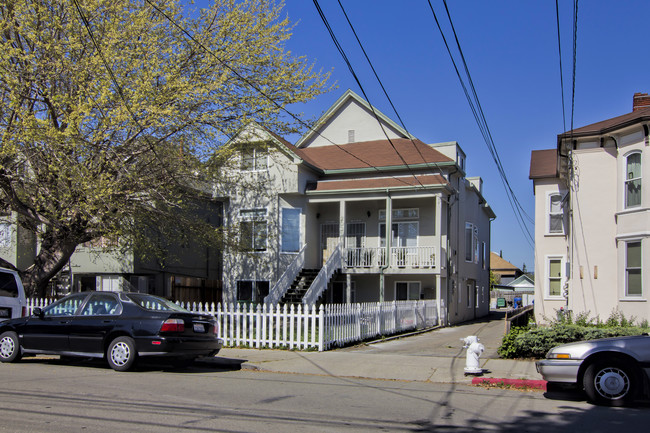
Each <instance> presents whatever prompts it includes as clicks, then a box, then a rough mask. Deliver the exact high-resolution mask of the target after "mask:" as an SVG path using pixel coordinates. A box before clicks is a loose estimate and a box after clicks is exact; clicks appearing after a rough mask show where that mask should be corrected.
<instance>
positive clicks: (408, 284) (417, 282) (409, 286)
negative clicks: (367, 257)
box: [393, 281, 422, 301]
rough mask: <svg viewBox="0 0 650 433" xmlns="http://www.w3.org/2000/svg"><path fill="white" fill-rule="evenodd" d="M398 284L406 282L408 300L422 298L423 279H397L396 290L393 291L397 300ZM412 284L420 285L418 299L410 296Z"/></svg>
mask: <svg viewBox="0 0 650 433" xmlns="http://www.w3.org/2000/svg"><path fill="white" fill-rule="evenodd" d="M398 284H406V297H407V299H406V300H407V301H417V300H420V298H421V297H422V282H421V281H395V286H394V288H395V291H394V293H393V299H395V300H396V301H397V285H398ZM411 285H417V287H418V290H417V291H418V297H417V299H410V297H409V295H410V293H411ZM400 300H404V299H400Z"/></svg>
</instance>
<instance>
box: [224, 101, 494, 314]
mask: <svg viewBox="0 0 650 433" xmlns="http://www.w3.org/2000/svg"><path fill="white" fill-rule="evenodd" d="M378 120H379V121H378ZM228 145H229V146H231V148H233V149H238V150H239V152H238V153H237V154H236V155H234V156H233V158H232V160H231V162H232V163H233V166H232V168H231V172H230V175H229V176H227V178H228V179H230V181H229V182H227V185H226V184H218V185H217V186H216V190H215V198H216V199H217V200H220V201H223V202H224V220H225V223H226V224H227V225H228V226H229V227H234V228H238V229H239V233H240V235H239V241H240V244H241V245H242V246H244V247H245V248H247V249H248V250H249V252H248V253H238V252H235V251H234V250H232V251H229V250H228V249H226V250H225V251H224V270H223V275H224V281H223V284H224V299H225V300H228V301H231V302H235V301H239V302H262V301H264V300H266V301H267V302H271V303H278V302H303V303H305V304H309V305H311V304H313V303H315V302H317V301H318V300H319V299H320V300H322V301H326V302H335V303H338V302H376V301H392V300H401V299H436V300H438V308H439V317H441V323H443V324H446V323H457V322H461V321H464V320H469V319H473V318H475V317H481V316H484V315H486V314H488V312H489V271H488V270H489V255H488V254H487V253H488V252H489V251H490V221H491V220H492V219H494V218H495V215H494V213H493V212H492V210H491V208H490V207H489V205H488V204H487V202H486V201H485V199H484V197H483V188H482V180H481V179H480V178H467V177H466V176H465V154H464V152H463V151H462V149H461V148H460V146H459V145H458V144H457V143H456V142H449V143H438V144H425V143H423V142H421V141H420V140H418V139H416V138H414V137H412V136H410V135H409V134H408V133H407V132H406V131H405V130H404V129H403V128H401V127H400V126H398V125H397V124H395V123H394V122H393V121H392V120H390V119H389V118H388V117H386V116H385V115H383V114H382V113H380V112H379V111H377V110H376V109H374V110H373V108H372V107H371V106H370V105H369V104H368V103H367V102H366V101H365V100H363V99H362V98H360V97H359V96H358V95H356V94H355V93H354V92H352V91H349V90H348V91H347V92H345V93H344V94H343V96H341V98H339V99H338V100H337V101H336V102H335V103H334V105H333V106H332V107H331V108H330V109H329V110H328V111H327V112H326V113H325V114H324V115H323V116H322V117H321V118H320V119H319V121H318V122H317V123H316V126H315V127H314V129H313V130H311V131H309V132H308V133H307V134H306V135H304V136H303V137H302V138H301V139H300V140H298V142H297V143H296V144H295V145H293V144H291V143H289V142H287V141H285V140H283V139H282V138H280V137H278V136H277V135H275V134H273V133H272V132H270V131H267V130H266V129H265V128H263V127H261V126H259V125H256V124H251V125H249V126H248V127H246V128H244V129H243V130H242V131H240V133H239V134H238V135H237V136H236V137H235V138H233V140H231V142H230V143H229V144H228ZM386 227H390V230H387V229H386ZM387 232H389V233H391V235H390V236H386V233H387ZM292 285H294V286H296V287H297V288H295V289H294V288H292V287H291V286H292ZM300 288H303V290H300ZM294 292H295V293H294Z"/></svg>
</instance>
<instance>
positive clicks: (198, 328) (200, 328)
mask: <svg viewBox="0 0 650 433" xmlns="http://www.w3.org/2000/svg"><path fill="white" fill-rule="evenodd" d="M194 332H205V325H204V324H203V323H195V324H194Z"/></svg>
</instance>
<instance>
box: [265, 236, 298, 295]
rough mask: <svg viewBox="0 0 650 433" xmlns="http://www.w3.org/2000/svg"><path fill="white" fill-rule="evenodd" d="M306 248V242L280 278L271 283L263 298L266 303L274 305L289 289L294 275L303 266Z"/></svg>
mask: <svg viewBox="0 0 650 433" xmlns="http://www.w3.org/2000/svg"><path fill="white" fill-rule="evenodd" d="M306 249H307V244H305V245H303V247H302V249H301V250H300V252H299V253H298V254H297V255H296V257H295V258H294V259H293V261H292V262H291V264H290V265H289V266H287V269H285V271H284V273H283V274H282V276H281V277H280V279H279V280H278V281H277V282H276V283H275V284H274V285H273V287H272V288H271V290H270V291H269V294H268V295H267V296H266V298H264V302H265V303H266V304H271V305H276V304H277V303H278V302H280V299H282V297H283V296H284V294H285V293H286V292H287V290H289V287H290V286H291V283H293V281H294V280H295V279H296V276H297V275H298V274H299V273H300V271H301V270H302V268H303V267H304V266H305V250H306Z"/></svg>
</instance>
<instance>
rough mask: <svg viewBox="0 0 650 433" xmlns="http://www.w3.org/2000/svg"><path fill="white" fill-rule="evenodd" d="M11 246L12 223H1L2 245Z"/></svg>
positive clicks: (0, 239) (0, 237) (0, 235)
mask: <svg viewBox="0 0 650 433" xmlns="http://www.w3.org/2000/svg"><path fill="white" fill-rule="evenodd" d="M10 246H11V224H9V223H0V247H10Z"/></svg>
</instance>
